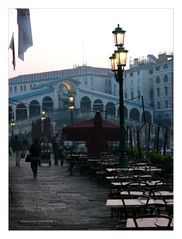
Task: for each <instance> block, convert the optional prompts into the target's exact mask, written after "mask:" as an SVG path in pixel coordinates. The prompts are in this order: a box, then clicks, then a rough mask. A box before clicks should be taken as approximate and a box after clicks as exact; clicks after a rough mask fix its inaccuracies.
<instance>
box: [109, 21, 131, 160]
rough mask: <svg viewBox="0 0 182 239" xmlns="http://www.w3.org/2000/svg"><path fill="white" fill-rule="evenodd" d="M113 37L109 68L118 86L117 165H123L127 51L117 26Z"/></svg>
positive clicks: (120, 30) (123, 32)
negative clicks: (124, 84)
mask: <svg viewBox="0 0 182 239" xmlns="http://www.w3.org/2000/svg"><path fill="white" fill-rule="evenodd" d="M112 33H113V35H114V40H115V46H116V47H117V50H115V51H114V53H113V54H112V56H111V57H110V60H111V68H112V71H113V72H114V73H115V77H116V81H117V82H118V84H119V113H120V115H119V117H120V121H119V123H120V124H119V125H120V157H119V164H123V163H125V127H124V97H123V71H124V67H125V66H126V59H127V53H128V51H127V50H125V49H124V47H123V45H124V37H125V31H124V30H123V29H122V28H121V27H120V26H119V24H118V26H117V27H116V28H115V30H114V31H113V32H112Z"/></svg>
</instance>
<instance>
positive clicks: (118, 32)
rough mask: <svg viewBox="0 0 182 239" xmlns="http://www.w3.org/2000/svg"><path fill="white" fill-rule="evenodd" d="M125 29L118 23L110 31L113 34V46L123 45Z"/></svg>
mask: <svg viewBox="0 0 182 239" xmlns="http://www.w3.org/2000/svg"><path fill="white" fill-rule="evenodd" d="M125 32H126V31H125V30H123V29H122V28H121V27H120V26H119V24H118V26H117V27H116V28H115V30H114V31H113V32H112V33H113V35H114V43H115V46H123V45H124V37H125Z"/></svg>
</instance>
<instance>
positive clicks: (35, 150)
mask: <svg viewBox="0 0 182 239" xmlns="http://www.w3.org/2000/svg"><path fill="white" fill-rule="evenodd" d="M29 151H30V154H31V161H30V165H31V169H32V172H33V175H34V178H36V177H37V171H38V165H39V162H40V155H41V145H40V143H39V141H38V139H35V140H34V142H33V144H32V145H31V146H30V149H29Z"/></svg>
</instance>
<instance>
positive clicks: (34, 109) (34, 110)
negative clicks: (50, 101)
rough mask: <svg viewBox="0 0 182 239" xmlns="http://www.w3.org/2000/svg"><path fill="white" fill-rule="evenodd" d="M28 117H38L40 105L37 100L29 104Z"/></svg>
mask: <svg viewBox="0 0 182 239" xmlns="http://www.w3.org/2000/svg"><path fill="white" fill-rule="evenodd" d="M29 115H30V117H31V116H36V115H40V104H39V102H38V101H37V100H32V101H31V102H30V105H29Z"/></svg>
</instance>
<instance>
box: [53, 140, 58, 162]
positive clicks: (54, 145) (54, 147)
mask: <svg viewBox="0 0 182 239" xmlns="http://www.w3.org/2000/svg"><path fill="white" fill-rule="evenodd" d="M52 150H53V154H54V164H55V165H56V166H57V165H58V157H59V144H58V142H57V138H56V137H53V139H52Z"/></svg>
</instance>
